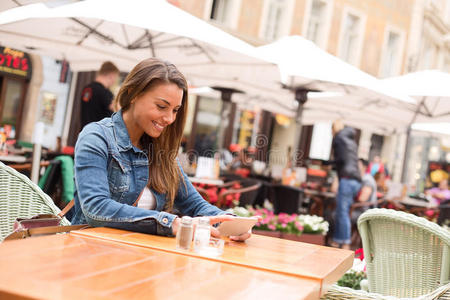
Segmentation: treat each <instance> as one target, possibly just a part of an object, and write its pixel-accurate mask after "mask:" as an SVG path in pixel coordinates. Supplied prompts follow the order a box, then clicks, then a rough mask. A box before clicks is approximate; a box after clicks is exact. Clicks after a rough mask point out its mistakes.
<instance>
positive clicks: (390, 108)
mask: <svg viewBox="0 0 450 300" xmlns="http://www.w3.org/2000/svg"><path fill="white" fill-rule="evenodd" d="M258 55H259V57H260V58H263V59H265V60H268V61H271V62H274V63H276V64H278V66H279V68H280V72H281V77H282V82H283V83H284V84H285V85H286V86H287V87H288V88H290V89H292V90H297V91H298V90H300V91H301V90H306V91H308V90H309V91H311V90H312V91H327V92H338V93H340V94H341V95H340V96H334V97H324V98H314V99H310V100H308V101H307V102H306V104H305V105H302V102H305V101H306V97H307V96H306V97H305V93H301V92H300V93H297V94H299V96H300V97H298V98H299V100H300V105H298V112H297V125H298V126H299V127H300V126H301V123H302V122H303V121H302V118H305V119H308V118H309V119H311V117H313V118H316V119H317V118H320V117H322V118H329V119H328V120H330V119H337V118H342V119H345V121H346V123H349V124H357V125H356V126H357V127H359V128H362V127H373V126H377V127H379V129H377V130H381V131H386V130H389V131H390V130H391V128H397V127H398V126H402V125H405V124H407V122H408V120H409V114H408V110H407V108H405V107H408V106H411V107H412V106H413V105H414V103H415V101H414V99H412V98H410V97H408V96H406V94H400V93H398V92H395V91H394V92H392V91H389V90H387V89H386V88H385V87H384V86H382V85H381V84H380V82H379V80H378V79H376V78H375V77H373V76H371V75H369V74H367V73H365V72H363V71H361V70H360V69H358V68H356V67H354V66H352V65H350V64H348V63H346V62H344V61H342V60H341V59H339V58H337V57H335V56H333V55H331V54H329V53H328V52H326V51H324V50H322V49H321V48H319V47H318V46H316V45H315V44H314V43H312V42H311V41H309V40H306V39H304V38H303V37H300V36H288V37H284V38H282V39H280V40H278V41H276V42H274V43H272V44H269V45H265V46H261V47H258ZM302 94H303V95H302ZM302 98H303V99H302ZM303 109H305V115H304V116H303V114H302V111H303ZM405 110H406V113H403V114H401V115H396V114H394V113H393V112H399V111H405ZM359 122H360V123H359ZM358 123H359V124H358ZM299 129H300V128H299ZM297 138H299V137H297ZM296 143H298V141H296Z"/></svg>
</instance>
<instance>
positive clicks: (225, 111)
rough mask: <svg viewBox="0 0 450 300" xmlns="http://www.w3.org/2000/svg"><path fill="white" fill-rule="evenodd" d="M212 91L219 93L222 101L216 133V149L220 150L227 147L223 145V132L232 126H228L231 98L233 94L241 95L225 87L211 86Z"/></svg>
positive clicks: (238, 91) (235, 90)
mask: <svg viewBox="0 0 450 300" xmlns="http://www.w3.org/2000/svg"><path fill="white" fill-rule="evenodd" d="M212 88H213V89H215V90H217V91H220V98H221V99H222V110H221V112H220V125H219V131H218V133H217V149H218V150H220V149H222V148H224V147H225V148H226V146H228V145H224V143H225V131H226V129H227V128H228V126H230V125H231V126H232V125H233V124H229V120H230V113H231V110H232V109H231V106H232V103H231V97H232V96H233V94H234V93H243V92H242V91H240V90H237V89H231V88H225V87H217V86H213V87H212Z"/></svg>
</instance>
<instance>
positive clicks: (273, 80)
mask: <svg viewBox="0 0 450 300" xmlns="http://www.w3.org/2000/svg"><path fill="white" fill-rule="evenodd" d="M0 35H1V36H2V39H1V43H2V44H4V45H8V46H11V47H16V48H19V49H24V50H27V51H30V52H33V53H37V54H40V55H48V56H52V57H54V58H56V59H66V60H68V61H69V62H70V66H71V68H72V69H73V70H75V71H85V70H96V69H98V67H99V66H100V64H101V63H102V62H103V61H105V60H111V61H113V62H114V63H115V64H116V65H117V66H118V67H119V68H120V69H121V70H123V71H129V70H130V69H131V68H132V67H133V66H134V65H135V64H136V63H138V62H139V61H141V60H143V59H145V58H148V57H159V58H162V59H166V60H169V61H171V62H172V63H174V64H175V65H177V67H178V68H179V69H180V70H181V71H182V72H183V73H184V74H185V75H186V77H187V79H188V81H189V82H190V85H192V86H201V85H211V86H221V87H226V88H230V89H236V90H241V91H244V92H246V97H248V99H258V101H259V103H258V105H259V106H260V107H262V108H263V109H266V110H270V111H274V112H279V113H289V108H290V107H289V106H288V105H286V104H285V103H282V102H280V101H279V98H278V97H277V95H278V90H281V89H280V88H279V87H280V85H279V73H278V69H277V67H276V66H275V65H274V64H272V63H268V62H266V61H263V60H261V59H257V58H255V57H254V56H253V52H254V47H252V46H251V45H249V44H247V43H245V42H243V41H241V40H240V39H238V38H235V37H233V36H232V35H230V34H228V33H226V32H224V31H222V30H220V29H219V28H217V27H214V26H212V25H210V24H208V23H207V22H204V21H202V20H200V19H198V18H196V17H194V16H192V15H190V14H189V13H187V12H185V11H183V10H181V9H178V8H176V7H175V6H173V5H171V4H169V3H168V2H167V1H164V0H152V1H147V0H128V1H120V0H86V1H82V2H75V3H70V4H66V5H62V6H57V7H48V6H47V5H45V4H43V3H36V4H31V5H26V6H22V7H18V8H14V9H9V10H6V11H3V12H1V13H0ZM241 98H242V96H241Z"/></svg>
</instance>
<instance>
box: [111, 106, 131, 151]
mask: <svg viewBox="0 0 450 300" xmlns="http://www.w3.org/2000/svg"><path fill="white" fill-rule="evenodd" d="M111 119H112V123H113V128H114V136H115V138H116V141H117V145H118V146H119V150H120V151H127V150H130V149H132V148H133V144H132V143H131V139H130V135H129V134H128V129H127V126H125V122H124V120H123V117H122V110H119V111H118V112H115V113H114V114H113V115H112V116H111Z"/></svg>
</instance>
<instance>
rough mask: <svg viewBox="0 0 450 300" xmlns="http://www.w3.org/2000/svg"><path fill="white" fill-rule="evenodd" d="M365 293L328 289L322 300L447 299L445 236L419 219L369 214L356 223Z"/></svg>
mask: <svg viewBox="0 0 450 300" xmlns="http://www.w3.org/2000/svg"><path fill="white" fill-rule="evenodd" d="M358 229H359V232H360V234H361V238H362V243H363V249H364V257H365V260H366V265H367V278H368V281H369V291H370V293H367V292H364V291H355V290H353V289H349V288H343V287H339V286H336V285H334V286H332V287H331V288H330V290H329V291H328V292H327V293H326V294H325V295H324V297H323V298H324V299H397V298H402V297H407V298H417V299H450V283H449V281H450V232H449V231H448V230H446V229H444V228H442V227H440V226H439V225H437V224H435V223H432V222H430V221H428V220H426V219H424V218H421V217H417V216H414V215H412V214H408V213H405V212H401V211H395V210H390V209H371V210H368V211H366V212H365V213H363V214H362V215H361V216H360V218H359V219H358Z"/></svg>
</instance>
